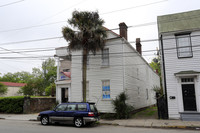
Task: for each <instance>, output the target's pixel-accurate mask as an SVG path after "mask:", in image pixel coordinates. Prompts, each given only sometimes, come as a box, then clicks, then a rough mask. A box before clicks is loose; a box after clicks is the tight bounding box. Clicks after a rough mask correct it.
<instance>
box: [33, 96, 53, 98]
mask: <svg viewBox="0 0 200 133" xmlns="http://www.w3.org/2000/svg"><path fill="white" fill-rule="evenodd" d="M48 97H51V96H31V98H48Z"/></svg>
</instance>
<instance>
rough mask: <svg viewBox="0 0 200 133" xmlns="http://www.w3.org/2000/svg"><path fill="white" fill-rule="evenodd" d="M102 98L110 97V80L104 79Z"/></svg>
mask: <svg viewBox="0 0 200 133" xmlns="http://www.w3.org/2000/svg"><path fill="white" fill-rule="evenodd" d="M102 93H103V94H102V99H110V80H103V81H102Z"/></svg>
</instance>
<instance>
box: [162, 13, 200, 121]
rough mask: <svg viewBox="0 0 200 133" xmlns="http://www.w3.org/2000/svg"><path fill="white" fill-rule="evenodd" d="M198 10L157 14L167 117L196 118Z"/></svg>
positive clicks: (199, 95)
mask: <svg viewBox="0 0 200 133" xmlns="http://www.w3.org/2000/svg"><path fill="white" fill-rule="evenodd" d="M199 16H200V10H196V11H190V12H184V13H177V14H171V15H164V16H159V17H158V31H159V36H160V38H161V41H160V48H161V59H162V63H161V64H162V73H163V75H162V77H163V81H164V82H163V85H164V86H163V87H164V88H165V90H166V93H167V103H168V115H169V118H170V119H183V120H200V82H199V75H200V45H199V42H200V17H199Z"/></svg>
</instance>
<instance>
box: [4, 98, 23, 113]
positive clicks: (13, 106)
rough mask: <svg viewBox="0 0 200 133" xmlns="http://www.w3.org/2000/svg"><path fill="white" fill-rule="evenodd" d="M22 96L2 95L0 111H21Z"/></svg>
mask: <svg viewBox="0 0 200 133" xmlns="http://www.w3.org/2000/svg"><path fill="white" fill-rule="evenodd" d="M23 105H24V97H23V96H16V97H2V98H0V112H1V113H16V114H19V113H23Z"/></svg>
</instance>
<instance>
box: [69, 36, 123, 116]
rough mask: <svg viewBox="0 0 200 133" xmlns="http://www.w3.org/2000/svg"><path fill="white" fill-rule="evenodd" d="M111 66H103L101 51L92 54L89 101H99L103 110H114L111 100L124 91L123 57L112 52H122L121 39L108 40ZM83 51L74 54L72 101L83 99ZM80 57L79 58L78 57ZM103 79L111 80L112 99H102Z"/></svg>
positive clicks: (88, 74)
mask: <svg viewBox="0 0 200 133" xmlns="http://www.w3.org/2000/svg"><path fill="white" fill-rule="evenodd" d="M105 48H109V67H102V66H101V63H102V61H101V52H97V54H96V55H95V56H94V55H91V54H92V53H90V58H89V66H88V69H87V81H88V82H89V102H95V103H97V107H98V109H99V111H101V112H113V108H112V104H111V100H112V99H115V97H116V96H117V95H118V94H119V93H120V92H122V91H123V66H122V57H121V56H120V55H116V54H112V53H116V52H119V53H122V44H121V39H115V40H112V41H108V42H107V43H106V47H105ZM80 54H81V52H73V55H72V84H71V87H72V91H71V94H72V99H71V100H72V101H82V89H81V88H82V85H81V83H82V64H81V61H82V59H81V57H79V56H76V55H80ZM78 57H79V58H78ZM102 80H110V95H111V99H110V100H103V99H102Z"/></svg>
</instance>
